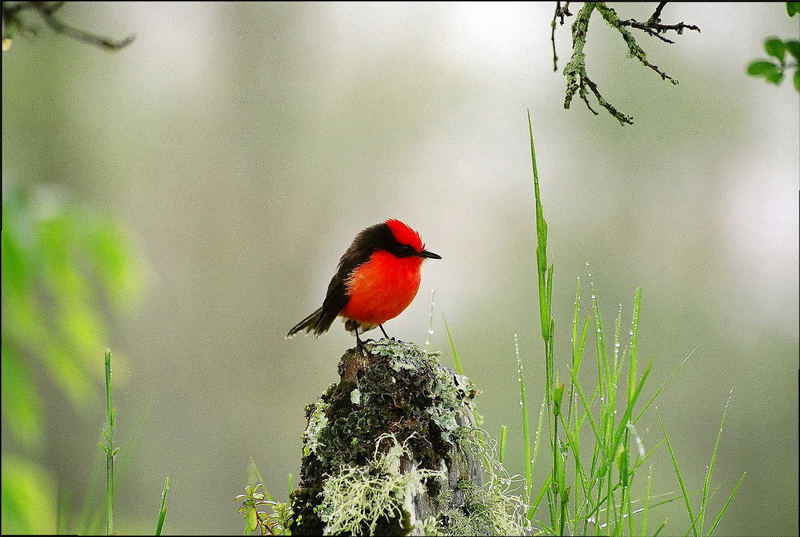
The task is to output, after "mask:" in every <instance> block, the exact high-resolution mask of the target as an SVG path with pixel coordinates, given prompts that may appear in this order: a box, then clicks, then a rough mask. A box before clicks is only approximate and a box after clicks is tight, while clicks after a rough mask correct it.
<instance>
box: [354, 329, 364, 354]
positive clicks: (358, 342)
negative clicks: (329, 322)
mask: <svg viewBox="0 0 800 537" xmlns="http://www.w3.org/2000/svg"><path fill="white" fill-rule="evenodd" d="M354 331H355V333H356V348H357V349H358V352H361V351H362V350H363V348H364V342H363V341H361V338H360V337H358V325H356V326H355V328H354Z"/></svg>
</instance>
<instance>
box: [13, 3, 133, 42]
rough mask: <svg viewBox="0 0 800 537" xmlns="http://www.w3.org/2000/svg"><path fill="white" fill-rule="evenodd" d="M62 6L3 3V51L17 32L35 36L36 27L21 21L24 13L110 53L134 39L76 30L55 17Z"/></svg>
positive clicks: (60, 31)
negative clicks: (109, 36)
mask: <svg viewBox="0 0 800 537" xmlns="http://www.w3.org/2000/svg"><path fill="white" fill-rule="evenodd" d="M63 6H64V2H3V3H2V16H3V51H6V50H9V49H10V48H11V45H12V44H13V42H14V39H15V37H16V34H17V33H18V32H20V33H26V34H31V35H36V34H37V29H36V27H35V26H32V25H31V24H30V23H28V22H27V21H26V20H24V19H23V13H24V12H26V11H31V12H34V13H37V14H38V15H39V16H40V17H41V19H42V20H43V21H44V22H45V24H47V26H49V27H50V29H51V30H53V31H54V32H56V33H59V34H63V35H66V36H67V37H71V38H73V39H77V40H78V41H83V42H84V43H88V44H90V45H95V46H98V47H102V48H104V49H106V50H110V51H117V50H120V49H122V48H124V47H126V46H128V45H130V44H131V43H132V42H133V40H134V39H135V37H136V36H134V35H129V36H128V37H126V38H125V39H122V40H120V41H117V40H114V39H110V38H108V37H103V36H101V35H97V34H93V33H91V32H87V31H85V30H81V29H79V28H76V27H74V26H72V25H70V24H67V23H65V22H63V21H61V19H59V18H58V17H56V16H55V13H56V11H58V10H59V9H61V8H62V7H63Z"/></svg>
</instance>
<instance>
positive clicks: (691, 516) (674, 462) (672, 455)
mask: <svg viewBox="0 0 800 537" xmlns="http://www.w3.org/2000/svg"><path fill="white" fill-rule="evenodd" d="M656 416H658V425H659V426H660V427H661V432H662V433H663V434H664V441H665V442H666V443H667V449H668V450H669V456H670V458H671V459H672V465H673V466H674V467H675V474H676V475H677V476H678V483H679V484H680V486H681V493H682V494H683V501H684V502H685V503H686V511H687V512H688V513H689V519H690V520H691V522H692V526H691V530H692V534H694V537H697V525H696V523H695V518H694V513H692V504H691V502H690V501H689V493H688V492H687V491H686V485H685V484H684V482H683V476H682V475H681V470H680V468H679V467H678V459H677V458H676V457H675V452H674V451H673V450H672V444H670V442H669V436H667V431H666V430H664V422H663V421H662V420H661V414H659V413H658V412H656Z"/></svg>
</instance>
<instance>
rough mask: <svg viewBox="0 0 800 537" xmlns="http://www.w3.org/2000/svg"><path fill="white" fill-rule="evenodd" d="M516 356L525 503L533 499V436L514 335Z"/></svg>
mask: <svg viewBox="0 0 800 537" xmlns="http://www.w3.org/2000/svg"><path fill="white" fill-rule="evenodd" d="M514 354H515V355H516V357H517V376H518V378H519V401H520V405H521V407H522V442H523V456H524V457H525V459H524V460H523V466H522V467H523V471H524V475H525V503H528V502H529V501H530V499H531V481H532V470H531V435H530V431H529V429H528V397H527V395H526V394H525V374H524V367H523V365H522V359H521V358H520V356H519V342H518V340H517V334H514Z"/></svg>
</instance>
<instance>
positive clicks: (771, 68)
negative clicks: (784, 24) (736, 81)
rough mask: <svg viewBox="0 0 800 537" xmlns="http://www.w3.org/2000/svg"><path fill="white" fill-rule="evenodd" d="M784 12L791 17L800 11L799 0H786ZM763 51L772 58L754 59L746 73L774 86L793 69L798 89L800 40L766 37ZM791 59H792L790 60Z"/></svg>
mask: <svg viewBox="0 0 800 537" xmlns="http://www.w3.org/2000/svg"><path fill="white" fill-rule="evenodd" d="M786 13H787V14H788V15H789V16H790V17H793V16H795V15H796V14H798V13H800V2H786ZM764 51H766V53H767V55H768V56H772V57H773V58H774V60H755V61H752V62H750V65H748V66H747V74H748V75H750V76H754V77H764V79H765V80H766V81H767V82H769V83H771V84H775V85H776V86H777V85H778V84H780V83H781V82H782V81H783V78H784V76H785V75H786V73H787V72H789V71H790V70H791V69H794V76H793V77H792V79H793V80H794V87H795V89H796V90H797V91H800V41H798V40H797V39H790V40H787V41H783V40H781V39H779V38H777V37H768V38H767V39H766V40H765V41H764ZM792 59H793V61H792Z"/></svg>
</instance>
